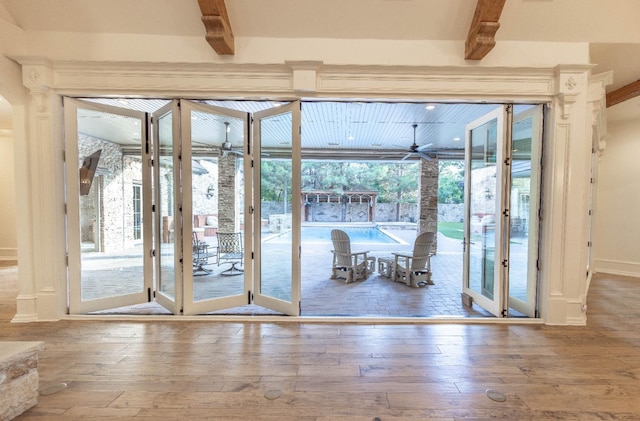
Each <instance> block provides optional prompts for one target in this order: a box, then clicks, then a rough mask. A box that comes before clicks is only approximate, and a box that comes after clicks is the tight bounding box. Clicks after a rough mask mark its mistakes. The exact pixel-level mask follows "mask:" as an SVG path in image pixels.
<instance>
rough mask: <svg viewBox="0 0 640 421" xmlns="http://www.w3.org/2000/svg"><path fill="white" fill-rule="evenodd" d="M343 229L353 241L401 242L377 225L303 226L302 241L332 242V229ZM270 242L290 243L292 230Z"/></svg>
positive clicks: (268, 240) (269, 240)
mask: <svg viewBox="0 0 640 421" xmlns="http://www.w3.org/2000/svg"><path fill="white" fill-rule="evenodd" d="M333 229H341V230H342V231H344V232H346V233H347V235H348V236H349V239H350V240H351V243H378V244H401V242H400V241H397V240H396V239H394V238H393V237H391V236H390V235H388V234H385V232H384V231H381V230H379V229H378V228H376V227H335V226H303V227H302V231H301V233H300V236H301V240H302V243H331V231H332V230H333ZM265 241H267V242H269V243H290V242H291V231H288V232H286V233H283V234H282V235H277V236H275V237H272V238H268V239H266V240H265Z"/></svg>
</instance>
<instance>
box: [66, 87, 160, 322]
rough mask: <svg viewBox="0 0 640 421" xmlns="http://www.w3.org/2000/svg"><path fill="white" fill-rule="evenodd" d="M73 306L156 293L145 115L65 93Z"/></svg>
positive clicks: (81, 309)
mask: <svg viewBox="0 0 640 421" xmlns="http://www.w3.org/2000/svg"><path fill="white" fill-rule="evenodd" d="M64 107H65V133H66V139H65V166H66V170H65V171H66V181H67V183H66V204H67V235H68V241H67V253H68V254H67V255H68V276H69V310H70V312H71V313H75V314H77V313H86V312H91V311H96V310H102V309H107V308H115V307H121V306H128V305H132V304H138V303H143V302H147V301H149V300H150V299H151V295H152V280H153V260H152V256H151V253H150V252H151V249H152V233H153V229H152V224H151V223H150V221H151V220H152V217H151V207H150V206H149V204H150V203H151V168H150V167H149V165H148V162H149V161H150V158H151V156H150V149H149V143H148V136H147V135H148V133H147V132H148V131H147V127H148V125H147V122H148V119H147V115H146V114H145V113H142V112H137V111H131V110H124V109H120V108H116V107H110V106H107V105H100V104H94V103H87V102H83V101H78V100H73V99H70V98H65V99H64Z"/></svg>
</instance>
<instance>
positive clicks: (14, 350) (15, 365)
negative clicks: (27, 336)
mask: <svg viewBox="0 0 640 421" xmlns="http://www.w3.org/2000/svg"><path fill="white" fill-rule="evenodd" d="M43 348H44V344H43V343H42V342H0V397H2V398H1V399H0V420H11V419H14V418H15V417H17V416H18V415H20V414H22V413H23V412H24V411H26V410H27V409H29V408H31V407H33V406H35V405H36V404H37V403H38V392H39V376H38V351H40V350H42V349H43Z"/></svg>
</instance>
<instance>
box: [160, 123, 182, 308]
mask: <svg viewBox="0 0 640 421" xmlns="http://www.w3.org/2000/svg"><path fill="white" fill-rule="evenodd" d="M157 124H158V128H157V130H158V148H159V150H158V160H159V163H158V165H157V166H156V168H157V169H158V172H159V174H158V176H159V180H158V188H159V191H158V193H157V194H158V195H159V197H158V206H157V210H156V211H157V212H159V214H158V215H160V256H159V260H160V273H159V274H158V291H159V292H161V293H163V294H164V295H166V296H168V297H171V298H172V299H175V293H176V290H175V282H176V280H175V276H176V271H175V245H174V243H175V242H176V241H178V239H177V238H176V233H177V232H178V231H177V230H176V229H175V228H176V226H177V225H176V224H179V221H177V220H176V219H175V215H174V201H173V200H174V199H173V198H174V194H175V192H174V178H175V174H176V170H175V168H174V164H173V128H172V126H173V122H172V115H171V113H168V114H165V115H163V116H161V117H160V118H158V122H157Z"/></svg>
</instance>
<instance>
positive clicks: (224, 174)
mask: <svg viewBox="0 0 640 421" xmlns="http://www.w3.org/2000/svg"><path fill="white" fill-rule="evenodd" d="M236 161H237V160H236V156H235V155H234V154H229V155H227V156H226V157H220V158H219V159H218V232H238V231H239V230H240V220H239V218H238V215H240V213H241V209H242V208H241V202H240V200H239V197H238V196H239V195H240V193H241V190H240V183H238V177H237V176H238V173H237V169H236Z"/></svg>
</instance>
